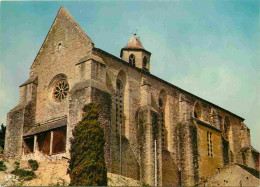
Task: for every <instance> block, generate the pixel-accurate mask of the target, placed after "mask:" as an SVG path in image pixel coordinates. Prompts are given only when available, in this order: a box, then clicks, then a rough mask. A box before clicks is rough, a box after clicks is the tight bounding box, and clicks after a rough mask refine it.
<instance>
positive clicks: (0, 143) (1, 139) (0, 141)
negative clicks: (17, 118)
mask: <svg viewBox="0 0 260 187" xmlns="http://www.w3.org/2000/svg"><path fill="white" fill-rule="evenodd" d="M5 131H6V126H4V124H2V125H1V128H0V147H1V148H2V149H4V146H5Z"/></svg>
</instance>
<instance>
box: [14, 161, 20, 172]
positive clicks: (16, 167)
mask: <svg viewBox="0 0 260 187" xmlns="http://www.w3.org/2000/svg"><path fill="white" fill-rule="evenodd" d="M19 168H20V162H17V161H15V162H14V169H15V170H16V169H19Z"/></svg>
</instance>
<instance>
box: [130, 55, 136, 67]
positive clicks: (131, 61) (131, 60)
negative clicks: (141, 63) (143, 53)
mask: <svg viewBox="0 0 260 187" xmlns="http://www.w3.org/2000/svg"><path fill="white" fill-rule="evenodd" d="M129 63H130V64H131V65H133V66H135V55H133V54H131V55H130V56H129Z"/></svg>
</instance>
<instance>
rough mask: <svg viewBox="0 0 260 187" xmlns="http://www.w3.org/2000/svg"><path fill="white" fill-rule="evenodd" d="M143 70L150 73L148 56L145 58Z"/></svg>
mask: <svg viewBox="0 0 260 187" xmlns="http://www.w3.org/2000/svg"><path fill="white" fill-rule="evenodd" d="M143 69H144V70H145V71H148V62H147V58H146V56H145V57H144V58H143Z"/></svg>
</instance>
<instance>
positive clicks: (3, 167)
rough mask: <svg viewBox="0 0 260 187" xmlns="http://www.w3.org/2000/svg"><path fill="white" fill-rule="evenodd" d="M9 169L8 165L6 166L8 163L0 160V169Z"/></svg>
mask: <svg viewBox="0 0 260 187" xmlns="http://www.w3.org/2000/svg"><path fill="white" fill-rule="evenodd" d="M6 169H7V167H6V165H5V163H4V161H2V160H1V161H0V171H5V170H6Z"/></svg>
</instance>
